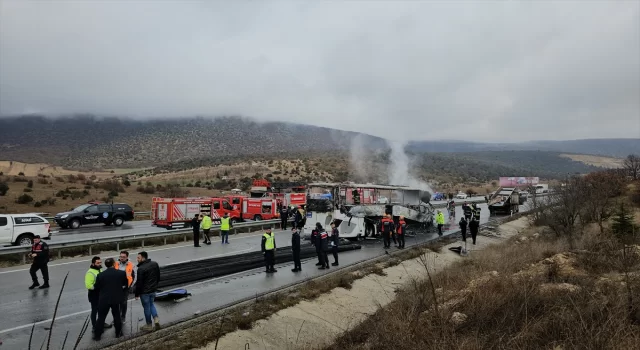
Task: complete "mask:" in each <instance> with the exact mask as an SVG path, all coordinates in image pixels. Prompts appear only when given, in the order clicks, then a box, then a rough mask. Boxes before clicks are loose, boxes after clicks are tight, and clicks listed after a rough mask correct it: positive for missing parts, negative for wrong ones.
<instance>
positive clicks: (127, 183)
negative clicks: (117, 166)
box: [122, 179, 131, 187]
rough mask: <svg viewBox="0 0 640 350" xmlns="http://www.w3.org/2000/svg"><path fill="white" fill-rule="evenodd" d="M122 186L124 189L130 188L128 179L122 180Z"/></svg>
mask: <svg viewBox="0 0 640 350" xmlns="http://www.w3.org/2000/svg"><path fill="white" fill-rule="evenodd" d="M122 184H123V185H125V186H126V187H129V186H131V182H130V181H129V179H124V181H122Z"/></svg>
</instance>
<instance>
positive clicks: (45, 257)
mask: <svg viewBox="0 0 640 350" xmlns="http://www.w3.org/2000/svg"><path fill="white" fill-rule="evenodd" d="M31 258H33V263H32V264H31V268H30V269H29V273H30V274H31V280H32V281H33V284H32V285H31V286H30V287H29V289H33V288H35V287H38V286H40V283H38V276H37V275H36V272H37V271H38V270H40V271H42V279H43V280H44V284H43V285H41V286H40V289H45V288H49V267H48V266H47V264H48V263H49V245H47V244H46V243H45V242H43V241H42V240H41V239H40V236H39V235H36V236H34V237H33V245H32V246H31Z"/></svg>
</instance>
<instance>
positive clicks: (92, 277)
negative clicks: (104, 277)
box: [84, 266, 100, 301]
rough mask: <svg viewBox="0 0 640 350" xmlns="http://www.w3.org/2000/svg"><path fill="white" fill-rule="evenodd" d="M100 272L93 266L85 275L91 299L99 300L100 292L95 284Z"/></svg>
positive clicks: (85, 284) (85, 283) (85, 282)
mask: <svg viewBox="0 0 640 350" xmlns="http://www.w3.org/2000/svg"><path fill="white" fill-rule="evenodd" d="M99 273H100V270H98V269H96V268H94V267H93V266H92V267H91V268H89V270H88V271H87V273H86V274H85V275H84V286H85V288H87V290H88V291H89V300H91V301H94V300H95V301H97V300H98V299H97V298H98V292H97V291H96V290H95V285H96V280H97V279H98V274H99Z"/></svg>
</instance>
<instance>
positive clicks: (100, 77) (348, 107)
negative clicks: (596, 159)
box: [0, 0, 640, 142]
mask: <svg viewBox="0 0 640 350" xmlns="http://www.w3.org/2000/svg"><path fill="white" fill-rule="evenodd" d="M26 113H39V114H45V115H60V114H70V113H92V114H96V115H110V116H122V117H127V118H167V117H191V116H211V117H215V116H229V115H239V116H247V117H252V118H255V119H256V120H259V121H287V122H297V123H303V124H311V125H318V126H325V127H331V128H337V129H343V130H350V131H359V132H365V133H368V134H372V135H376V136H382V137H385V138H388V139H392V140H407V139H413V140H429V139H430V140H433V139H459V140H460V139H462V140H468V141H494V142H508V141H524V140H540V139H551V140H562V139H580V138H608V137H612V138H617V137H632V138H640V1H638V0H622V1H598V0H590V1H580V2H572V1H568V0H563V1H544V0H540V1H524V2H516V1H508V2H507V1H489V0H484V1H482V0H478V1H461V0H458V1H448V2H444V1H443V2H439V1H435V0H430V1H426V0H425V1H419V0H413V1H383V0H377V1H364V0H350V1H330V0H325V1H266V0H265V1H242V0H235V1H191V0H186V1H171V0H163V1H152V0H148V1H124V0H112V1H61V0H51V1H21V0H0V115H3V116H6V115H15V114H26Z"/></svg>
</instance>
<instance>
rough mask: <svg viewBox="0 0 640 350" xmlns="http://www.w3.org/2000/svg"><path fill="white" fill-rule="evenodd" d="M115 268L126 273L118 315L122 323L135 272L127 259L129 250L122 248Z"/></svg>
mask: <svg viewBox="0 0 640 350" xmlns="http://www.w3.org/2000/svg"><path fill="white" fill-rule="evenodd" d="M115 268H116V270H120V271H124V273H126V274H127V288H125V290H124V301H123V302H122V304H121V305H120V315H121V316H122V323H124V322H125V320H126V316H127V302H128V299H129V291H130V290H131V287H132V286H133V284H134V283H135V281H136V272H135V270H134V269H133V262H131V261H129V252H128V251H126V250H123V251H121V252H120V260H119V261H116V266H115Z"/></svg>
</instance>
